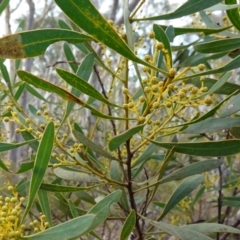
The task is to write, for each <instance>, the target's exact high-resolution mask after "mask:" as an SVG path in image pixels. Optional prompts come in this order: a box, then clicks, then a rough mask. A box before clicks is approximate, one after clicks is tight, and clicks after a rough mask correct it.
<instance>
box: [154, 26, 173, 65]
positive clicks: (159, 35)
mask: <svg viewBox="0 0 240 240" xmlns="http://www.w3.org/2000/svg"><path fill="white" fill-rule="evenodd" d="M153 31H154V33H155V38H156V39H157V40H158V41H159V42H162V43H163V45H164V48H165V49H166V50H167V54H164V57H165V62H166V65H167V67H168V69H170V68H172V49H171V46H170V43H169V40H168V37H167V35H166V33H165V32H164V30H163V29H162V28H161V27H160V26H159V25H156V24H154V25H153ZM166 55H167V57H166Z"/></svg>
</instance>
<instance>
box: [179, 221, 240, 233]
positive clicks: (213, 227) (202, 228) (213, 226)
mask: <svg viewBox="0 0 240 240" xmlns="http://www.w3.org/2000/svg"><path fill="white" fill-rule="evenodd" d="M180 228H183V229H189V230H192V231H196V232H202V233H206V232H230V233H237V234H239V233H240V230H239V229H237V228H233V227H230V226H227V225H224V224H219V223H197V224H189V225H186V226H181V227H180Z"/></svg>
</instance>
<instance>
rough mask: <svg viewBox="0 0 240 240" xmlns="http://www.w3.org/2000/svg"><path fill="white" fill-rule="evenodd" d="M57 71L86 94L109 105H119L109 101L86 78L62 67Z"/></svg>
mask: <svg viewBox="0 0 240 240" xmlns="http://www.w3.org/2000/svg"><path fill="white" fill-rule="evenodd" d="M56 71H57V73H58V75H59V76H60V77H61V78H62V79H63V80H64V81H66V82H67V83H68V84H70V85H71V86H72V87H74V88H76V89H77V90H78V91H80V92H83V93H84V94H86V95H88V96H90V97H92V98H94V99H97V100H99V101H101V102H103V103H106V104H107V105H111V106H117V105H116V104H114V103H111V102H109V101H108V100H107V99H106V98H105V97H104V96H103V95H102V94H101V93H99V92H98V91H97V90H96V89H95V88H94V87H93V86H92V85H91V84H89V83H88V82H86V81H85V80H84V79H82V78H80V77H78V76H77V75H75V74H73V73H70V72H68V71H65V70H62V69H56ZM117 107H119V106H117Z"/></svg>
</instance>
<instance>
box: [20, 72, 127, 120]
mask: <svg viewBox="0 0 240 240" xmlns="http://www.w3.org/2000/svg"><path fill="white" fill-rule="evenodd" d="M17 74H18V76H19V77H20V78H21V79H22V80H23V81H25V82H27V83H29V84H31V85H33V86H35V87H36V88H41V89H43V90H45V91H48V92H54V93H56V94H58V95H59V96H60V97H62V98H64V99H66V100H68V101H72V102H75V103H77V104H79V105H81V106H84V107H85V108H87V109H89V110H90V111H91V113H92V114H93V115H96V116H98V117H101V118H107V119H119V120H124V118H119V117H112V116H108V115H105V114H102V113H101V112H99V111H97V110H96V109H94V108H93V107H91V106H90V105H88V104H87V103H85V102H84V101H82V100H81V99H79V98H77V97H75V96H74V95H72V94H71V93H70V92H68V91H66V90H65V89H63V88H61V87H58V86H57V85H54V84H52V83H50V82H47V81H45V80H43V79H42V78H39V77H37V76H35V75H33V74H31V73H29V72H26V71H22V70H18V71H17Z"/></svg>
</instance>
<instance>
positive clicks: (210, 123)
mask: <svg viewBox="0 0 240 240" xmlns="http://www.w3.org/2000/svg"><path fill="white" fill-rule="evenodd" d="M234 126H240V118H209V119H205V120H203V121H201V122H198V123H195V124H192V125H190V127H188V128H187V129H185V130H184V131H183V132H182V133H190V134H196V133H209V132H216V131H219V130H223V129H228V128H231V127H234Z"/></svg>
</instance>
